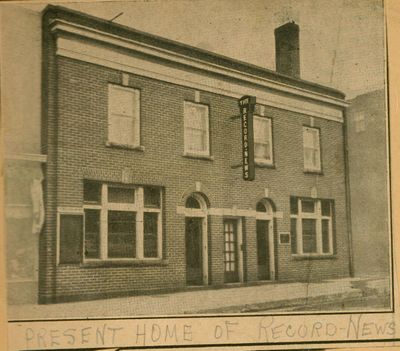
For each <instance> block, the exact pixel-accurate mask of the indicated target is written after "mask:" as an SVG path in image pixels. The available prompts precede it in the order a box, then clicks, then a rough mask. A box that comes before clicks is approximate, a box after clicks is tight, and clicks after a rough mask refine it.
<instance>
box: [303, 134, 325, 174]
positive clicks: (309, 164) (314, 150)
mask: <svg viewBox="0 0 400 351" xmlns="http://www.w3.org/2000/svg"><path fill="white" fill-rule="evenodd" d="M303 154H304V170H305V171H312V172H319V171H321V148H320V139H319V129H317V128H311V127H304V128H303Z"/></svg>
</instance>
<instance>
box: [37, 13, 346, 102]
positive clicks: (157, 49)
mask: <svg viewBox="0 0 400 351" xmlns="http://www.w3.org/2000/svg"><path fill="white" fill-rule="evenodd" d="M43 13H44V21H45V23H44V24H45V25H46V21H47V24H50V23H51V24H50V26H51V28H52V30H53V32H54V31H55V32H57V31H61V30H64V31H65V30H66V28H65V27H64V28H63V29H61V28H60V26H58V27H57V26H56V25H55V23H58V24H61V23H64V24H69V26H70V27H71V26H72V27H75V30H76V29H78V28H79V29H80V30H81V32H82V31H83V30H86V32H87V33H91V34H92V36H93V34H94V33H96V34H97V35H100V34H101V35H102V36H103V40H104V39H105V38H109V39H112V41H114V45H115V41H116V40H119V41H120V44H122V43H123V44H124V45H123V46H122V47H124V48H127V47H126V46H128V45H127V44H129V43H130V44H131V45H132V44H134V45H135V46H136V47H135V50H137V49H138V48H139V47H141V48H142V49H147V50H149V49H152V50H153V53H152V54H153V55H154V54H156V53H162V54H163V55H165V54H168V55H170V57H171V58H172V57H173V58H179V59H180V60H185V61H186V62H185V63H186V64H187V63H188V62H192V63H196V64H197V65H198V64H202V65H203V66H209V67H210V68H214V69H215V68H216V67H217V68H219V70H223V71H224V72H225V74H228V73H229V72H230V73H235V75H237V74H239V75H241V76H242V78H245V77H252V78H256V79H258V80H262V81H264V82H265V83H268V87H269V88H276V89H278V90H285V89H286V88H287V87H290V89H291V90H292V93H295V92H296V91H298V92H303V93H306V94H308V95H310V98H311V99H313V97H316V98H317V100H319V101H320V99H319V98H318V97H323V98H324V99H328V100H329V101H325V102H328V103H333V104H334V105H338V104H339V105H341V106H347V103H346V102H345V101H344V98H345V95H344V94H343V93H342V92H340V91H338V90H336V89H332V88H329V87H325V86H322V85H320V84H316V83H312V82H308V81H304V80H301V79H297V78H294V77H290V76H286V75H283V74H280V73H277V72H275V71H272V70H268V69H265V68H262V67H259V66H255V65H252V64H248V63H245V62H242V61H238V60H234V59H231V58H228V57H226V56H223V55H219V54H215V53H212V52H209V51H207V50H203V49H199V48H196V47H193V46H189V45H186V44H182V43H179V42H176V41H173V40H170V39H165V38H161V37H159V36H155V35H152V34H149V33H145V32H141V31H138V30H136V29H132V28H129V27H126V26H123V25H120V24H117V23H111V22H110V21H107V20H104V19H100V18H97V17H94V16H91V15H88V14H84V13H82V12H78V11H75V10H71V9H68V8H65V7H61V6H54V5H48V6H47V7H46V8H45V10H44V11H43ZM82 34H83V33H80V35H82ZM83 37H85V35H83ZM228 75H229V74H228ZM271 85H272V86H273V87H272V86H271Z"/></svg>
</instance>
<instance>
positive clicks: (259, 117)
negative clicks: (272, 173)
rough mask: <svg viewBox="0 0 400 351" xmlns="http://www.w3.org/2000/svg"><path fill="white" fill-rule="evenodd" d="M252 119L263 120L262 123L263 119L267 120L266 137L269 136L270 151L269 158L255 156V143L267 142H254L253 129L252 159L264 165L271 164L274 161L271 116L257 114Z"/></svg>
mask: <svg viewBox="0 0 400 351" xmlns="http://www.w3.org/2000/svg"><path fill="white" fill-rule="evenodd" d="M253 119H254V120H259V121H263V123H264V122H265V121H267V123H268V138H269V144H270V152H271V158H270V159H267V158H256V156H255V147H256V144H264V145H265V144H267V142H256V136H255V133H254V131H253V137H254V161H255V162H256V163H258V164H265V165H272V164H273V163H274V146H273V141H272V118H269V117H263V116H259V115H254V116H253ZM253 127H254V121H253Z"/></svg>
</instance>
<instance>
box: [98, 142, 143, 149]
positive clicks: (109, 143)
mask: <svg viewBox="0 0 400 351" xmlns="http://www.w3.org/2000/svg"><path fill="white" fill-rule="evenodd" d="M106 146H107V147H115V148H117V149H127V150H136V151H144V146H142V145H128V144H118V143H114V142H111V141H107V142H106Z"/></svg>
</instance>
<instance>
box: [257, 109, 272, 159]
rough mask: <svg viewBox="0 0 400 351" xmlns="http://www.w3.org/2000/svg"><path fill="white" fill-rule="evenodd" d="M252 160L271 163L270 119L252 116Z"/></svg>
mask: <svg viewBox="0 0 400 351" xmlns="http://www.w3.org/2000/svg"><path fill="white" fill-rule="evenodd" d="M253 129H254V159H255V161H256V162H261V163H269V164H272V162H273V159H272V157H273V155H272V128H271V119H269V118H265V117H259V116H254V119H253Z"/></svg>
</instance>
